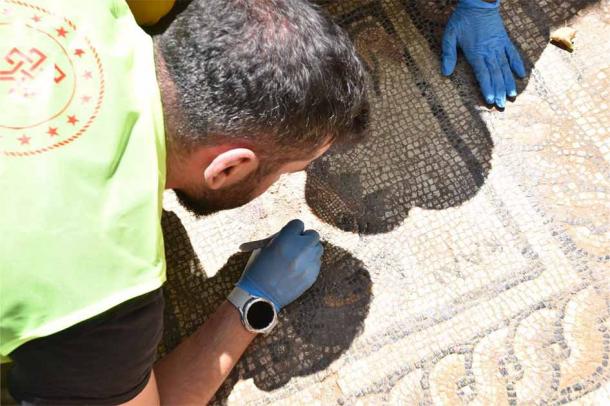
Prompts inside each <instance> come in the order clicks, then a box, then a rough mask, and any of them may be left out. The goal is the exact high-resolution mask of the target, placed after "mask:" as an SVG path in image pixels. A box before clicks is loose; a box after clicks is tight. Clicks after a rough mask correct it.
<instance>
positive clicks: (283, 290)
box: [237, 220, 324, 312]
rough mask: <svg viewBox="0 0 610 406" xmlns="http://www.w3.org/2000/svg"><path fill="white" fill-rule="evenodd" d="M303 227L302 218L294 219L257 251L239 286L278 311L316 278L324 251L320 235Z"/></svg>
mask: <svg viewBox="0 0 610 406" xmlns="http://www.w3.org/2000/svg"><path fill="white" fill-rule="evenodd" d="M304 228H305V225H304V224H303V222H302V221H301V220H292V221H291V222H289V223H288V224H286V225H285V226H284V228H282V230H281V231H280V232H279V233H278V234H277V235H276V236H275V237H274V238H273V239H272V240H271V241H270V242H269V243H268V244H267V245H266V246H265V247H264V248H262V249H260V250H256V251H254V252H253V253H252V255H251V256H250V260H249V261H248V264H247V265H246V269H245V271H244V273H243V275H242V277H241V279H240V280H239V282H237V286H239V287H240V288H242V289H243V290H245V291H246V292H248V293H250V294H251V295H254V296H258V297H263V298H265V299H269V300H270V301H271V302H273V304H274V305H275V308H276V310H277V311H278V312H279V310H280V309H281V308H282V307H284V306H286V305H287V304H288V303H290V302H292V301H294V300H295V299H296V298H298V297H299V296H301V294H303V292H305V291H306V290H307V289H309V288H310V287H311V285H313V283H314V282H315V281H316V279H317V277H318V274H319V273H320V265H321V263H322V262H321V261H322V253H323V252H324V249H323V248H322V244H320V235H319V234H318V233H317V232H315V231H313V230H307V231H304Z"/></svg>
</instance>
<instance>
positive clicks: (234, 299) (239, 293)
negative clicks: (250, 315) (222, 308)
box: [227, 286, 252, 313]
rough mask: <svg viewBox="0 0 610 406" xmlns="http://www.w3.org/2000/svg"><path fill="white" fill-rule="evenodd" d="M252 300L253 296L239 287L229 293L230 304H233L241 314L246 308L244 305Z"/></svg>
mask: <svg viewBox="0 0 610 406" xmlns="http://www.w3.org/2000/svg"><path fill="white" fill-rule="evenodd" d="M251 298H252V295H251V294H249V293H248V292H246V291H245V290H243V289H242V288H240V287H239V286H235V288H233V290H232V291H231V293H229V296H228V297H227V300H228V301H229V302H231V303H233V306H235V307H237V309H238V310H239V311H240V313H241V311H242V309H243V308H244V305H245V304H246V302H247V301H248V300H250V299H251Z"/></svg>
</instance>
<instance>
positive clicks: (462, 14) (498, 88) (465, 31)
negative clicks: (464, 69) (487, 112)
mask: <svg viewBox="0 0 610 406" xmlns="http://www.w3.org/2000/svg"><path fill="white" fill-rule="evenodd" d="M457 46H459V47H460V48H461V49H462V52H463V53H464V56H466V60H468V63H470V65H471V66H472V68H473V70H474V73H475V75H476V78H477V80H478V81H479V85H480V86H481V92H482V93H483V97H484V98H485V101H486V102H487V103H489V104H494V103H495V104H496V105H497V106H498V107H501V108H504V107H505V105H506V97H507V96H508V97H515V96H516V95H517V86H516V84H515V79H514V77H513V74H512V72H514V73H515V74H516V75H517V76H518V77H520V78H523V77H525V67H524V66H523V61H522V60H521V56H520V55H519V52H518V51H517V49H516V48H515V46H514V45H513V43H512V41H511V40H510V38H509V37H508V34H507V33H506V29H505V28H504V23H503V22H502V17H501V16H500V0H497V1H495V2H493V3H490V2H487V1H483V0H460V1H459V3H458V5H457V8H456V10H455V11H454V13H453V15H452V16H451V18H449V22H448V23H447V27H446V28H445V33H444V35H443V56H442V63H441V69H442V73H443V75H445V76H449V75H451V74H452V73H453V70H454V69H455V64H456V62H457ZM511 69H512V72H511Z"/></svg>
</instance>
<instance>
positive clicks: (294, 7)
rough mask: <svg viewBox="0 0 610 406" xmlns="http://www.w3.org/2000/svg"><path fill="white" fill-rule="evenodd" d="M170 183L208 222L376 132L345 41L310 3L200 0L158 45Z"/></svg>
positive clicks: (294, 0) (355, 63)
mask: <svg viewBox="0 0 610 406" xmlns="http://www.w3.org/2000/svg"><path fill="white" fill-rule="evenodd" d="M156 46H157V51H158V58H157V59H158V64H157V65H158V70H159V79H160V82H161V88H162V96H163V106H164V116H165V121H166V129H167V143H168V150H169V154H168V179H167V186H168V188H172V189H174V190H175V191H176V193H177V195H178V197H179V198H180V200H181V201H182V202H183V204H185V205H186V206H187V207H188V208H190V209H191V210H193V211H194V212H196V213H199V214H208V213H211V212H214V211H217V210H222V209H227V208H233V207H237V206H240V205H242V204H245V203H247V202H248V201H250V200H252V199H253V198H255V197H256V196H258V195H260V194H261V193H263V192H264V191H265V190H266V189H267V188H269V186H271V184H272V183H273V182H274V181H275V180H277V179H278V178H279V177H280V176H281V175H282V174H284V173H288V172H295V171H299V170H303V169H304V168H305V167H306V166H307V165H308V164H309V163H310V162H311V161H312V160H314V159H315V158H317V157H318V156H320V155H321V154H322V153H324V152H325V151H326V150H327V149H328V148H329V147H330V145H331V144H332V143H333V142H340V143H355V142H358V141H359V140H360V139H361V138H362V137H363V135H364V133H365V130H366V127H367V124H368V108H369V106H368V101H367V94H366V86H365V72H364V68H363V65H362V63H361V62H360V60H359V59H358V57H357V56H356V52H355V50H354V47H353V45H352V43H351V41H350V40H349V38H348V37H347V35H346V34H345V33H344V32H343V31H342V30H341V29H340V28H339V27H338V26H337V25H335V24H334V23H333V22H332V21H331V20H330V19H329V18H328V17H327V16H326V15H325V14H323V13H322V12H321V11H320V10H318V8H316V7H315V6H313V5H311V4H310V3H309V2H307V1H300V0H194V1H193V2H192V3H191V4H190V5H189V6H188V8H187V9H186V10H185V11H184V12H182V13H181V14H180V15H179V16H178V17H177V18H176V20H175V21H174V22H173V23H172V25H171V26H170V27H169V28H168V30H167V31H166V32H165V33H163V34H162V35H161V36H159V37H157V41H156Z"/></svg>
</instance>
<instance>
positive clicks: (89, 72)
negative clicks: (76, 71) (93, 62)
mask: <svg viewBox="0 0 610 406" xmlns="http://www.w3.org/2000/svg"><path fill="white" fill-rule="evenodd" d="M83 77H84V78H85V79H91V78H92V77H93V74H92V73H91V71H90V70H88V71H86V72H85V74H84V75H83Z"/></svg>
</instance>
